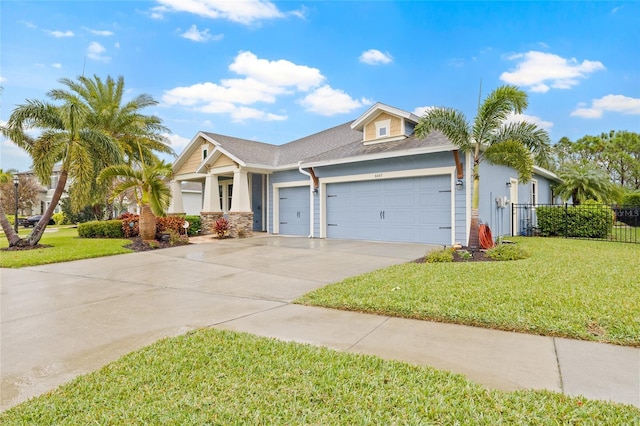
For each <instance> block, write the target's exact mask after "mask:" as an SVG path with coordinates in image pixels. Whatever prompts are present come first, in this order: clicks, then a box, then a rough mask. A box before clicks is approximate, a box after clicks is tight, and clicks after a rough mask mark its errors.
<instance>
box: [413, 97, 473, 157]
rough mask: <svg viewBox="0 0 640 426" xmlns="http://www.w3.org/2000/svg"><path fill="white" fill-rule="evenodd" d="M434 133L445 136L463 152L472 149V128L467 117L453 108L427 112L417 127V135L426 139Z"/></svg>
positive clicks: (434, 109)
mask: <svg viewBox="0 0 640 426" xmlns="http://www.w3.org/2000/svg"><path fill="white" fill-rule="evenodd" d="M432 131H439V132H441V133H442V134H444V135H445V136H446V137H447V138H448V139H449V140H450V141H451V142H452V143H453V144H454V145H456V146H458V147H459V148H460V150H461V151H463V152H466V151H469V150H471V149H472V147H473V144H472V141H471V138H470V136H471V134H470V126H469V123H468V122H467V120H466V118H465V116H464V114H463V113H461V112H460V111H458V110H456V109H453V108H433V109H430V110H429V111H427V112H426V113H425V114H424V116H422V118H420V121H419V122H418V124H417V125H416V127H415V134H416V136H417V137H419V138H425V137H427V135H428V134H429V133H431V132H432Z"/></svg>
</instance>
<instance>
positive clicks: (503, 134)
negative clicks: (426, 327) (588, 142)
mask: <svg viewBox="0 0 640 426" xmlns="http://www.w3.org/2000/svg"><path fill="white" fill-rule="evenodd" d="M527 104H528V102H527V94H526V93H525V92H524V91H522V90H520V89H518V88H517V87H515V86H510V85H505V86H500V87H498V88H497V89H495V90H494V91H493V92H491V93H490V94H489V96H487V98H486V99H485V100H484V101H483V102H482V103H481V104H480V105H479V106H478V113H477V114H476V117H475V118H474V120H473V123H469V122H468V121H467V119H466V118H465V116H464V114H463V113H462V112H460V111H458V110H455V109H453V108H433V109H430V110H428V111H427V112H426V113H425V115H424V116H423V117H422V118H420V121H419V122H418V124H417V125H416V129H415V132H416V135H417V136H418V137H421V138H424V137H426V136H427V135H428V134H429V133H430V132H432V131H439V132H441V133H443V134H444V135H445V136H446V137H447V138H449V140H450V141H451V142H452V143H453V144H454V145H456V146H457V147H459V148H460V150H461V151H462V152H463V153H471V154H472V158H473V172H472V173H473V193H472V201H471V223H470V224H469V246H471V247H478V246H479V241H478V238H479V229H480V222H479V213H478V205H479V200H480V198H479V197H480V195H479V188H480V163H481V162H482V161H484V160H487V161H489V162H490V163H493V164H499V165H505V166H509V167H512V168H514V169H515V170H516V171H517V172H518V176H519V179H520V182H527V181H529V180H530V179H531V177H532V175H533V166H534V156H536V157H539V158H548V153H549V152H550V145H549V135H548V134H547V132H546V131H545V130H543V129H540V128H538V127H537V126H536V125H535V124H533V123H528V122H526V121H520V122H511V123H507V122H506V120H507V117H508V115H509V114H510V113H516V114H521V113H522V112H523V111H524V110H525V109H526V108H527Z"/></svg>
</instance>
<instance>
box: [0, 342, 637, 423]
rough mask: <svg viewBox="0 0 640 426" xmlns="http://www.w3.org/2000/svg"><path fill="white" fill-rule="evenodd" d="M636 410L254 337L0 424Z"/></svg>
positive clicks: (62, 396) (613, 419)
mask: <svg viewBox="0 0 640 426" xmlns="http://www.w3.org/2000/svg"><path fill="white" fill-rule="evenodd" d="M639 417H640V410H638V409H637V408H635V407H632V406H630V405H621V404H612V403H606V402H600V401H592V400H588V399H584V398H575V397H568V396H565V395H562V394H559V393H554V392H548V391H517V392H501V391H491V390H487V389H485V388H483V387H481V386H479V385H476V384H474V383H472V382H470V381H468V380H467V379H465V378H464V377H463V376H461V375H455V374H451V373H447V372H443V371H438V370H435V369H433V368H429V367H420V366H413V365H410V364H407V363H403V362H397V361H385V360H383V359H381V358H378V357H374V356H366V355H356V354H348V353H344V352H336V351H333V350H329V349H324V348H317V347H311V346H307V345H301V344H297V343H285V342H279V341H275V340H272V339H266V338H259V337H254V336H250V335H247V334H241V333H235V332H227V331H219V330H214V329H207V330H198V331H196V332H193V333H190V334H187V335H183V336H180V337H176V338H171V339H165V340H161V341H159V342H157V343H155V344H153V345H151V346H149V347H147V348H145V349H142V350H140V351H137V352H134V353H131V354H129V355H127V356H125V357H123V358H121V359H120V360H118V361H116V362H114V363H111V364H109V365H107V366H106V367H104V368H102V369H101V370H99V371H97V372H94V373H91V374H88V375H86V376H83V377H80V378H77V379H75V380H74V381H72V382H70V383H68V384H66V385H63V386H61V387H60V388H58V389H56V390H54V391H52V392H50V393H49V394H46V395H43V396H41V397H38V398H35V399H33V400H30V401H28V402H26V403H23V404H21V405H18V406H17V407H14V408H12V409H10V410H7V411H5V412H4V413H2V414H0V424H3V425H25V424H56V425H78V424H101V425H120V424H127V425H136V424H139V425H146V424H167V425H202V424H255V425H260V424H263V425H292V424H323V425H337V424H416V425H417V424H427V423H429V424H480V425H494V424H549V425H555V424H585V425H591V424H633V423H634V422H637V420H638V418H639Z"/></svg>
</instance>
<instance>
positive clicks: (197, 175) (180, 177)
mask: <svg viewBox="0 0 640 426" xmlns="http://www.w3.org/2000/svg"><path fill="white" fill-rule="evenodd" d="M206 177H207V175H206V173H185V174H183V175H176V176H174V177H173V178H174V179H175V180H180V181H187V180H202V179H204V178H206Z"/></svg>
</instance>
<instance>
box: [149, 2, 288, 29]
mask: <svg viewBox="0 0 640 426" xmlns="http://www.w3.org/2000/svg"><path fill="white" fill-rule="evenodd" d="M157 1H158V3H160V6H157V7H154V8H153V9H152V14H151V17H152V18H156V19H159V18H162V16H163V14H165V13H167V12H187V13H192V14H194V15H198V16H201V17H203V18H211V19H226V20H229V21H232V22H238V23H240V24H244V25H250V24H253V23H254V22H257V21H260V20H264V19H275V18H283V17H284V16H285V14H284V13H282V12H281V11H280V10H278V8H277V7H276V6H275V5H274V4H273V3H271V2H270V1H264V0H243V1H229V0H157Z"/></svg>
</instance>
